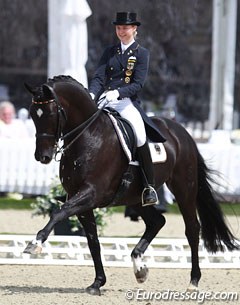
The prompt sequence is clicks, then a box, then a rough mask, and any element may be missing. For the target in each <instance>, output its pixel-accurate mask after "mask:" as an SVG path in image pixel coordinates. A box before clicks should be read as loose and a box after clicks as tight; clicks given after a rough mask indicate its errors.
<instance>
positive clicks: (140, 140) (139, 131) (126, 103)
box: [98, 93, 146, 147]
mask: <svg viewBox="0 0 240 305" xmlns="http://www.w3.org/2000/svg"><path fill="white" fill-rule="evenodd" d="M103 95H105V94H104V93H103V94H102V96H101V97H103ZM101 97H100V99H101ZM105 103H106V99H103V100H101V102H100V104H99V105H98V108H101V107H102V106H103V105H104V104H105ZM107 106H109V107H111V108H113V109H115V110H116V111H117V112H119V114H120V115H121V117H123V118H124V119H126V120H128V121H129V122H130V123H131V124H132V126H133V128H134V131H135V134H136V137H137V147H140V146H142V145H144V144H145V142H146V131H145V126H144V122H143V119H142V117H141V114H140V113H139V111H138V110H137V108H135V107H134V105H133V104H132V101H131V99H130V98H128V97H126V98H124V99H121V100H115V101H112V102H109V103H108V104H107Z"/></svg>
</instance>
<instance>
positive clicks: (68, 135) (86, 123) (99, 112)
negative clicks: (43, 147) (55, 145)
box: [55, 96, 109, 159]
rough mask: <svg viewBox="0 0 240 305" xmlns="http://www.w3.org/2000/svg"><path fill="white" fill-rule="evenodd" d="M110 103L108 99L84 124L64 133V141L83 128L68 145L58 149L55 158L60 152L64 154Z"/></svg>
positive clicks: (62, 138)
mask: <svg viewBox="0 0 240 305" xmlns="http://www.w3.org/2000/svg"><path fill="white" fill-rule="evenodd" d="M104 98H105V96H104V97H102V98H101V99H100V100H99V101H101V100H103V99H104ZM99 101H98V102H99ZM108 103H109V102H108V101H106V102H105V103H104V105H103V106H102V107H101V108H99V109H98V110H97V111H96V112H95V113H94V114H93V115H92V116H90V117H89V118H88V119H87V120H86V121H85V122H83V123H82V124H80V125H79V126H77V127H76V128H74V129H73V130H71V131H69V132H68V133H66V134H65V135H63V136H62V137H61V140H62V141H64V140H65V139H66V138H68V137H70V136H71V135H72V134H74V133H75V132H77V131H79V130H81V129H82V130H81V132H80V133H79V134H78V135H77V136H76V137H75V138H74V139H73V140H72V141H71V142H70V143H69V144H68V145H67V146H66V147H64V145H63V146H62V147H61V148H59V150H58V151H56V153H55V159H56V156H57V154H58V153H61V154H64V152H65V151H67V150H68V149H69V148H70V147H71V146H72V145H73V143H74V142H75V141H76V140H77V139H78V138H79V137H80V136H81V135H82V134H83V133H84V132H85V130H86V129H87V128H88V127H90V126H91V125H92V123H93V122H95V120H96V119H97V118H98V117H99V115H100V114H101V112H102V110H103V109H104V108H105V107H106V105H107V104H108Z"/></svg>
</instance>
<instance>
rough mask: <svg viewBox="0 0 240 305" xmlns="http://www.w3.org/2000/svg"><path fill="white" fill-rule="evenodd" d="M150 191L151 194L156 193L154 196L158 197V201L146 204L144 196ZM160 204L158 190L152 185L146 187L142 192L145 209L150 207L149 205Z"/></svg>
mask: <svg viewBox="0 0 240 305" xmlns="http://www.w3.org/2000/svg"><path fill="white" fill-rule="evenodd" d="M149 189H150V191H151V192H153V193H154V196H155V197H156V199H157V200H156V201H155V202H145V201H144V199H145V198H144V196H145V194H144V193H145V192H146V191H147V190H149ZM158 203H159V201H158V195H157V192H156V190H155V189H154V188H153V187H152V186H151V185H149V186H148V187H145V188H144V190H143V191H142V206H143V207H145V206H148V205H155V204H158Z"/></svg>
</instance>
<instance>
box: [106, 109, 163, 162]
mask: <svg viewBox="0 0 240 305" xmlns="http://www.w3.org/2000/svg"><path fill="white" fill-rule="evenodd" d="M104 112H106V113H107V115H108V116H109V118H110V120H111V122H112V124H113V126H114V129H115V131H116V133H117V135H118V138H119V141H120V143H121V146H122V148H123V151H124V152H125V154H126V156H127V158H128V160H129V164H131V165H135V166H138V165H139V163H138V161H137V160H136V149H137V138H136V134H135V131H134V128H133V126H132V124H131V123H130V122H129V121H128V120H126V119H124V118H122V117H121V116H120V114H119V113H118V112H117V111H116V110H115V109H113V108H111V107H106V108H104ZM148 145H149V149H150V152H151V157H152V161H153V163H159V162H165V161H166V159H167V154H166V150H165V147H164V145H163V143H161V142H160V143H155V142H154V143H153V142H151V141H148Z"/></svg>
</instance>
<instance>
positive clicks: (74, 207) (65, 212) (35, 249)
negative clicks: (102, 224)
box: [24, 192, 92, 254]
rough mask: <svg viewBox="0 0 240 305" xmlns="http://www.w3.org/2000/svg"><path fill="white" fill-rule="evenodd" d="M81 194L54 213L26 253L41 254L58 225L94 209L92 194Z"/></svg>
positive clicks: (29, 245)
mask: <svg viewBox="0 0 240 305" xmlns="http://www.w3.org/2000/svg"><path fill="white" fill-rule="evenodd" d="M79 194H80V193H79ZM79 194H76V195H74V196H73V197H71V198H70V199H69V200H68V201H66V202H65V203H64V204H63V205H62V207H61V209H57V210H55V211H54V212H53V213H52V215H51V216H50V220H49V221H48V223H47V225H46V226H45V227H44V228H43V229H42V230H40V231H39V232H38V233H37V236H36V239H34V240H33V241H32V242H30V243H29V244H28V246H27V247H26V249H25V250H24V253H29V254H38V253H41V251H42V244H43V243H44V242H45V241H46V240H47V238H48V236H49V234H50V233H51V231H52V230H53V228H54V226H55V224H56V223H58V222H60V221H62V220H64V219H67V218H68V217H70V216H73V215H77V214H79V213H84V212H85V211H87V210H89V209H92V207H91V206H90V205H89V202H91V197H92V194H91V193H90V192H88V193H87V192H86V193H84V192H82V193H81V196H80V195H79ZM82 194H83V195H82Z"/></svg>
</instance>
